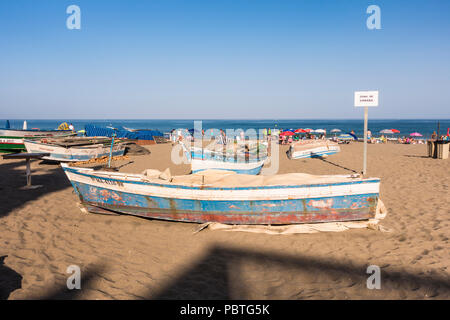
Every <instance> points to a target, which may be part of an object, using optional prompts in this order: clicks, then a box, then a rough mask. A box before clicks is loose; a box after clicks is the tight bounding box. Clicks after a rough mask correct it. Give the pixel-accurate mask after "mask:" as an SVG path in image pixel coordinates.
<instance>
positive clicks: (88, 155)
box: [24, 140, 125, 162]
mask: <svg viewBox="0 0 450 320" xmlns="http://www.w3.org/2000/svg"><path fill="white" fill-rule="evenodd" d="M24 144H25V147H26V149H27V151H28V152H48V153H50V155H48V156H45V157H43V159H45V160H51V161H63V162H77V161H87V160H90V159H95V158H101V157H106V156H109V154H110V149H111V147H110V145H108V146H105V145H103V144H94V145H86V146H72V147H63V146H58V145H52V144H46V143H42V142H38V141H33V140H24ZM124 153H125V145H123V144H115V145H114V146H113V150H112V155H113V156H122V155H123V154H124Z"/></svg>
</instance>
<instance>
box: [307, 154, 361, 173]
mask: <svg viewBox="0 0 450 320" xmlns="http://www.w3.org/2000/svg"><path fill="white" fill-rule="evenodd" d="M314 159H318V160H321V161H323V162H325V163H328V164H331V165H333V166H335V167H338V168H341V169H344V170H347V171H350V172H353V173H358V174H359V173H360V172H358V171H356V170H353V169H350V168H347V167H344V166H341V165H340V164H337V163H334V162H331V161H329V160H327V159H326V158H324V157H316V158H314Z"/></svg>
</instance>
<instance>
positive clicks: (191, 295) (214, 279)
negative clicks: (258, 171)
mask: <svg viewBox="0 0 450 320" xmlns="http://www.w3.org/2000/svg"><path fill="white" fill-rule="evenodd" d="M249 263H250V264H253V265H254V266H258V267H260V269H262V270H263V271H266V273H265V276H266V277H267V276H268V275H269V276H270V277H271V278H276V279H278V278H280V277H281V278H282V277H283V270H289V273H290V274H291V275H292V274H294V275H295V277H296V276H297V275H301V274H304V275H314V277H319V279H320V280H321V284H322V285H323V284H324V283H325V284H328V285H329V287H330V288H331V289H333V290H335V291H339V290H340V287H343V288H344V289H348V288H349V287H353V288H352V290H353V289H354V290H355V293H352V294H350V293H349V298H352V299H364V298H367V297H370V294H369V293H368V292H369V291H370V293H372V291H371V290H368V289H367V288H366V281H367V278H368V276H369V275H368V274H367V273H366V269H367V265H358V264H352V263H350V264H349V263H348V262H347V263H346V262H339V261H336V260H331V259H323V258H313V257H308V256H301V255H298V254H297V255H295V256H294V255H287V254H280V253H275V252H262V251H257V250H252V249H236V248H227V247H221V246H216V247H213V248H212V249H211V250H210V251H208V252H207V253H206V254H205V255H204V256H203V257H202V258H201V259H200V260H199V261H197V262H196V263H194V264H192V265H188V266H186V268H185V269H184V271H183V272H181V273H180V274H178V275H177V276H175V277H174V278H173V279H172V280H171V281H170V282H169V283H167V284H166V285H165V286H164V287H163V288H162V289H160V290H158V291H155V289H154V288H152V289H150V290H149V291H148V292H147V293H145V292H144V293H143V294H141V293H138V294H139V296H138V295H135V296H134V297H135V298H138V299H155V300H166V299H170V300H179V299H186V300H200V299H204V300H209V299H221V300H229V299H252V298H253V297H254V296H255V294H252V292H251V291H250V290H251V288H250V287H248V283H249V281H250V282H252V283H259V284H262V285H264V286H270V281H268V280H267V279H264V275H261V274H260V273H258V274H255V276H254V277H253V278H252V279H245V278H244V274H243V272H242V270H243V268H244V267H245V265H248V264H249ZM267 270H270V271H267ZM381 272H382V287H383V288H382V289H383V290H379V292H380V295H381V297H385V293H388V292H391V291H392V292H395V291H398V290H407V291H417V292H418V293H420V294H422V293H423V294H424V296H425V294H427V295H428V297H431V298H438V299H443V298H444V299H445V298H446V297H449V296H450V280H449V279H448V278H445V277H441V276H438V275H435V274H434V275H428V276H423V275H416V274H412V273H408V272H404V271H402V272H397V271H387V270H383V269H382V271H381ZM105 278H110V277H109V276H108V277H106V269H105V267H104V266H102V265H100V266H95V267H92V268H89V269H88V270H87V271H83V270H82V278H81V279H82V280H81V290H69V289H67V286H66V284H65V283H64V285H62V286H60V287H55V288H52V289H51V290H49V292H48V293H47V294H45V295H42V296H39V297H31V299H39V300H52V299H57V300H70V299H83V298H85V297H84V294H85V292H86V291H91V290H92V291H98V292H100V293H101V294H102V295H103V296H104V297H105V298H106V299H108V298H111V299H113V298H114V297H113V296H111V295H110V294H109V293H107V292H105V291H102V290H99V289H97V288H96V285H97V284H98V283H99V281H98V280H102V279H105ZM340 279H344V280H343V282H345V284H342V283H340ZM141 280H142V281H145V279H141ZM325 280H326V281H325ZM109 281H111V279H110V280H109ZM286 281H292V282H297V283H298V290H297V289H295V290H296V292H293V293H291V294H290V295H289V296H288V299H302V298H308V295H305V294H304V293H302V292H303V291H304V290H303V288H305V287H306V286H308V283H304V282H302V281H299V280H298V279H297V280H296V279H295V278H293V279H291V280H286ZM316 284H317V283H316V282H312V283H309V285H310V286H311V288H310V290H312V291H314V292H315V295H314V296H313V298H319V297H320V295H318V294H317V291H318V289H317V288H316V287H315V286H316ZM273 285H275V286H277V288H278V287H279V289H280V290H282V291H284V289H283V288H282V285H281V286H280V283H279V282H278V281H277V283H274V284H273ZM291 288H292V287H291ZM274 290H278V289H274ZM358 290H359V291H358ZM385 290H387V291H385ZM375 291H378V290H375ZM358 292H363V294H361V295H358ZM258 295H261V293H259V294H258ZM276 296H277V295H276V294H274V293H273V292H270V290H269V291H267V292H266V294H264V298H265V299H271V298H272V299H273V298H274V297H276Z"/></svg>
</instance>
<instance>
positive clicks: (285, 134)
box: [280, 131, 295, 136]
mask: <svg viewBox="0 0 450 320" xmlns="http://www.w3.org/2000/svg"><path fill="white" fill-rule="evenodd" d="M293 135H295V133H293V132H292V131H283V132H282V133H280V136H293Z"/></svg>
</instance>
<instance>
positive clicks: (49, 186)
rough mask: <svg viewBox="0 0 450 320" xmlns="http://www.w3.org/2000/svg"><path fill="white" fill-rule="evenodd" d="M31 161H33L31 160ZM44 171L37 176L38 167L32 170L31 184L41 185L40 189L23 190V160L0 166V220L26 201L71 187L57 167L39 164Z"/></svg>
mask: <svg viewBox="0 0 450 320" xmlns="http://www.w3.org/2000/svg"><path fill="white" fill-rule="evenodd" d="M32 161H33V160H32ZM35 161H36V160H35ZM40 165H41V166H42V168H45V169H46V172H45V173H44V174H37V173H38V171H40V169H39V167H38V168H34V169H32V175H31V184H32V185H42V187H41V188H37V189H30V190H23V189H21V188H22V187H24V186H25V185H26V174H25V167H24V166H25V160H22V161H17V160H15V161H8V162H4V163H2V164H0V176H1V177H2V179H0V190H1V193H2V198H3V199H4V200H2V201H0V218H2V217H5V216H7V215H8V214H9V213H10V212H11V211H13V210H14V209H15V208H18V207H20V206H23V205H24V204H25V203H27V202H28V201H33V200H36V199H38V198H40V197H41V196H44V195H47V194H49V193H52V192H55V191H59V190H62V189H66V188H69V187H71V184H70V182H69V180H68V179H67V177H66V176H65V174H64V171H63V170H62V169H61V167H60V166H59V165H55V164H52V167H54V168H49V167H50V166H49V165H48V164H47V165H46V164H45V163H42V162H41V163H40Z"/></svg>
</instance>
